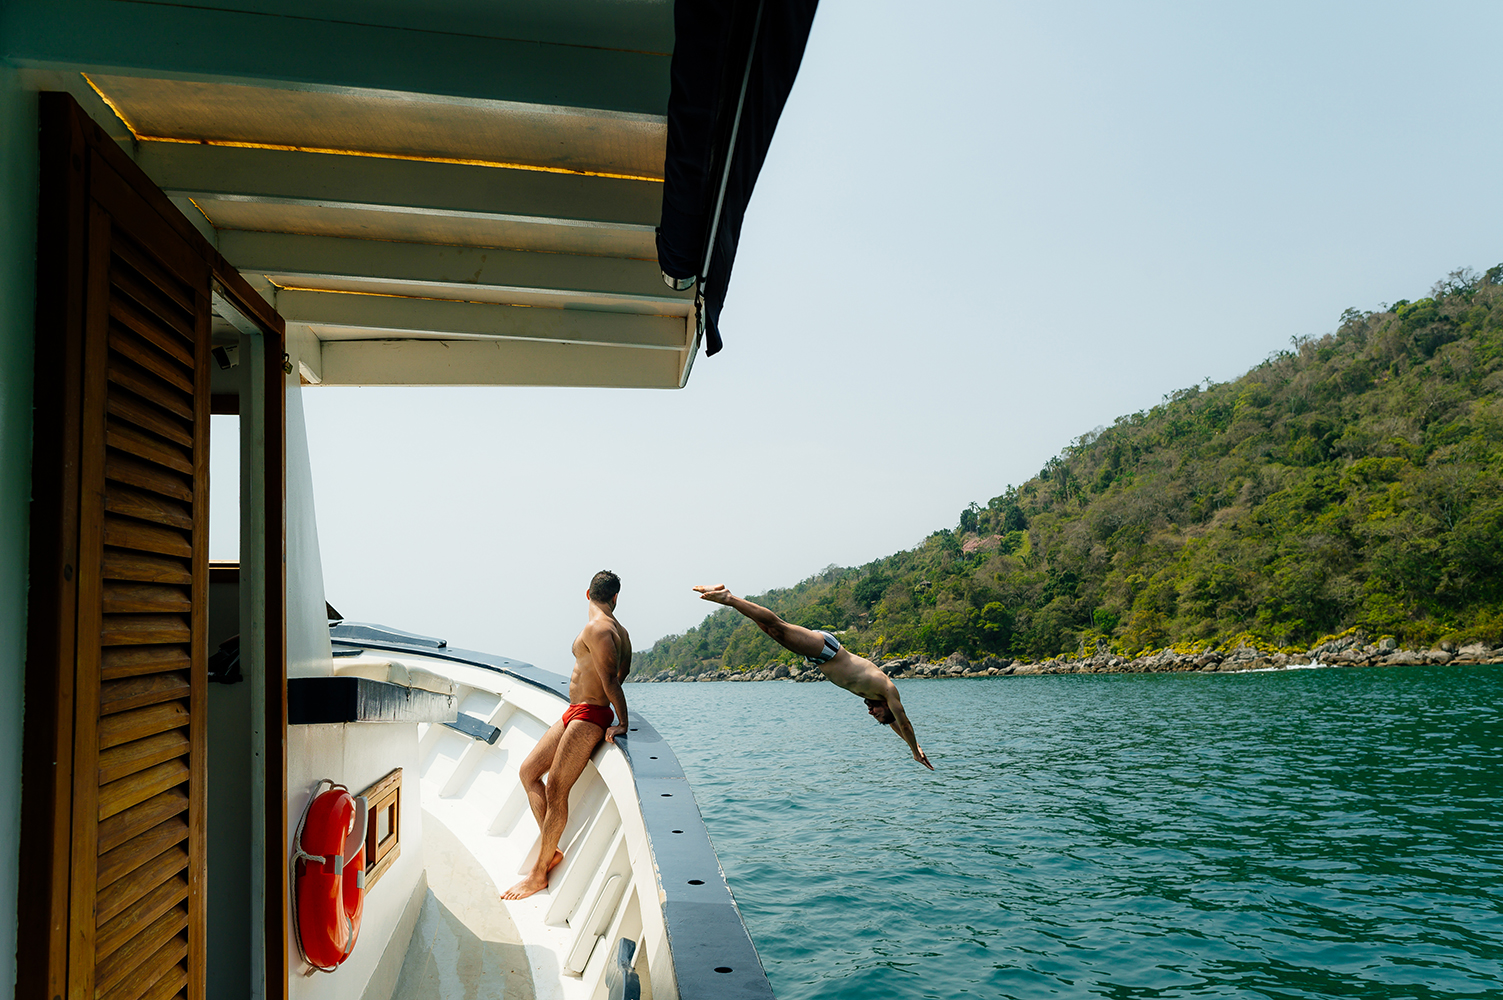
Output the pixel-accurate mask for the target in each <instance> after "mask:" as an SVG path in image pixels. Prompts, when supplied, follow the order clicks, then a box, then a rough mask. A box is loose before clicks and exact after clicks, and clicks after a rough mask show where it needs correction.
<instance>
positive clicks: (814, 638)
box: [694, 583, 934, 771]
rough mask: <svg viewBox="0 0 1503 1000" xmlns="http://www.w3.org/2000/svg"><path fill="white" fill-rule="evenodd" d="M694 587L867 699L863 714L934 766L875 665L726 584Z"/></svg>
mask: <svg viewBox="0 0 1503 1000" xmlns="http://www.w3.org/2000/svg"><path fill="white" fill-rule="evenodd" d="M694 590H695V592H697V593H698V594H699V596H700V597H701V598H703V599H704V600H706V601H712V602H714V603H715V604H723V605H725V606H726V607H728V608H735V609H736V610H737V611H739V612H740V613H741V614H743V615H745V616H746V617H748V618H750V619H751V620H752V623H753V624H755V625H756V626H757V628H759V629H761V630H762V631H763V632H766V633H767V634H768V636H770V637H771V638H772V641H773V642H775V643H777V644H778V645H779V646H782V647H783V648H784V649H786V650H788V651H790V652H793V653H797V654H798V655H800V656H802V657H804V658H805V659H806V660H808V661H809V663H810V664H812V665H814V666H816V667H818V668H819V669H820V671H821V672H822V673H823V674H824V675H825V676H826V677H828V678H829V679H830V680H831V681H833V682H834V683H835V684H837V685H839V686H840V687H843V688H845V689H846V690H847V691H849V692H851V694H854V695H856V696H857V697H859V698H861V699H863V700H864V701H865V702H866V711H867V714H868V715H870V716H871V717H872V718H874V719H876V720H877V721H878V722H880V723H882V725H884V726H891V727H892V731H893V732H895V733H897V734H898V735H899V736H901V737H902V738H903V742H905V743H907V744H908V746H909V748H910V749H911V750H912V751H913V759H914V760H916V761H918V762H919V763H920V764H922V765H924V766H925V767H927V768H928V769H929V770H931V771H932V770H934V765H933V764H931V763H929V758H928V757H927V756H925V754H924V750H923V747H920V746H919V745H918V737H917V736H916V735H914V732H913V724H912V723H910V722H909V721H908V716H907V714H906V713H905V712H904V711H903V702H902V700H901V699H900V698H899V697H898V686H897V685H896V684H894V683H893V682H892V678H890V677H888V676H887V675H886V674H884V673H883V672H882V671H880V670H878V669H877V665H876V664H875V663H873V662H872V661H871V660H868V659H866V658H865V657H863V656H857V655H856V654H854V653H852V652H851V651H850V650H849V649H846V648H845V647H843V646H841V645H840V640H839V639H837V638H835V637H834V636H833V635H831V634H830V633H829V632H816V631H814V630H813V629H807V628H804V627H803V626H801V625H792V624H790V623H788V622H785V621H783V619H781V618H779V617H778V616H777V615H776V614H775V613H774V612H772V611H769V610H768V609H766V608H764V607H762V605H760V604H753V603H752V602H751V601H748V600H745V599H744V598H740V597H737V596H736V595H735V594H732V593H731V592H730V591H729V590H726V589H725V584H723V583H721V584H717V585H715V586H713V587H704V586H699V587H695V588H694Z"/></svg>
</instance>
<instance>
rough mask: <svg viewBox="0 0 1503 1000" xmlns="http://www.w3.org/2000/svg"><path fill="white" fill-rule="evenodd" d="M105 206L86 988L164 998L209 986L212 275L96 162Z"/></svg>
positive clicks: (94, 312)
mask: <svg viewBox="0 0 1503 1000" xmlns="http://www.w3.org/2000/svg"><path fill="white" fill-rule="evenodd" d="M90 194H91V201H92V204H91V206H90V219H89V269H88V270H89V273H88V278H87V288H88V292H87V294H88V303H87V306H86V307H85V331H86V333H85V346H84V365H85V371H84V393H83V408H84V412H83V421H82V425H83V429H84V431H83V433H84V438H83V449H82V452H81V456H80V457H81V461H80V468H79V474H80V479H81V483H82V487H83V495H82V496H81V498H80V504H79V514H80V518H79V520H80V524H81V537H80V543H81V544H80V547H79V615H78V622H79V630H78V647H77V648H78V673H77V682H76V683H77V688H76V690H77V699H76V703H75V704H76V716H75V725H76V736H75V741H74V747H75V750H74V802H75V810H74V816H73V826H74V836H73V844H74V852H75V859H76V862H75V865H74V868H73V872H74V876H73V877H74V884H73V889H72V892H71V893H70V895H71V901H70V902H71V909H72V918H73V919H72V921H71V922H72V923H73V926H74V934H73V941H74V944H75V948H76V951H75V949H70V952H72V953H71V954H70V956H69V979H70V980H71V982H70V990H69V992H70V994H72V995H73V996H76V997H90V998H94V997H97V998H101V1000H167V998H170V997H175V996H179V995H190V996H197V995H199V994H201V992H202V983H203V954H204V947H205V945H204V932H205V919H204V918H205V914H204V900H203V894H204V884H203V882H204V871H205V867H206V866H205V862H206V857H205V844H204V840H203V830H204V821H203V819H204V817H203V810H204V806H205V787H204V780H205V763H206V754H205V737H206V735H207V734H206V732H205V730H204V724H205V715H206V711H207V705H206V690H205V684H206V680H205V668H206V664H205V657H206V642H205V633H204V629H205V624H206V621H207V600H208V550H207V544H208V532H207V528H208V474H207V469H208V430H209V382H208V378H209V370H208V360H209V357H208V354H209V322H210V307H211V303H210V298H209V287H210V285H209V265H208V262H207V261H205V260H204V259H203V257H202V256H200V255H199V254H198V253H196V252H195V250H194V248H193V247H191V246H190V245H189V244H187V243H186V242H185V241H184V240H183V239H182V238H181V237H180V236H178V234H177V233H175V232H174V231H173V230H172V229H170V228H169V227H168V226H167V225H166V224H165V223H164V222H163V221H162V220H161V219H160V217H159V216H157V215H156V213H155V212H153V211H152V210H151V209H150V207H149V206H148V205H147V204H146V203H145V202H144V201H143V200H142V199H141V198H140V196H139V195H137V194H136V193H135V192H134V191H132V190H131V189H130V188H129V187H128V186H127V185H126V184H125V182H124V181H123V180H122V179H121V178H120V176H119V175H118V174H116V173H115V172H114V171H113V170H112V169H111V168H110V167H109V166H108V165H107V164H105V163H104V162H103V161H102V159H100V158H99V157H98V156H97V154H95V160H94V163H93V165H92V169H91V170H90ZM94 560H97V563H95V562H94ZM90 869H92V871H90ZM91 874H92V876H93V877H92V878H91V877H89V876H90V875H91ZM78 945H82V947H77V946H78ZM77 987H82V989H79V988H77Z"/></svg>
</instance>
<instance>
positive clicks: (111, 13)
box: [0, 0, 671, 115]
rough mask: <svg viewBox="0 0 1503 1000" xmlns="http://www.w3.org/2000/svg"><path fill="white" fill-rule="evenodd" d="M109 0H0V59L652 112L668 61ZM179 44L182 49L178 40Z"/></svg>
mask: <svg viewBox="0 0 1503 1000" xmlns="http://www.w3.org/2000/svg"><path fill="white" fill-rule="evenodd" d="M309 9H310V11H311V12H312V13H310V14H307V15H302V16H298V15H290V14H284V13H272V12H257V11H245V10H223V9H213V8H209V7H194V6H188V5H186V4H171V5H169V4H165V3H121V2H118V0H7V2H6V3H5V4H4V5H3V6H0V17H3V18H4V21H5V23H4V26H3V27H4V30H3V31H0V38H4V39H5V40H6V43H7V44H6V47H5V51H4V52H3V53H0V55H3V56H4V58H5V59H6V60H7V61H9V62H10V63H11V64H12V65H16V66H21V67H24V68H31V69H66V70H82V71H84V72H103V73H116V74H121V75H136V76H153V77H159V78H168V79H188V80H216V81H221V82H227V83H243V84H250V85H257V86H280V87H286V88H290V89H307V90H323V91H331V92H338V91H349V90H359V91H386V92H390V93H403V94H428V95H434V96H442V97H447V98H461V99H469V100H477V101H504V102H514V103H520V104H530V105H539V106H545V107H565V108H592V109H599V110H604V111H616V112H624V113H629V114H649V115H661V114H662V113H663V109H664V108H666V107H667V106H668V90H669V63H670V59H671V57H670V55H669V54H667V53H663V52H643V51H630V50H623V49H612V48H605V47H599V46H591V45H570V44H560V43H556V42H542V41H527V40H519V39H515V38H500V37H491V36H484V35H471V34H463V33H459V32H453V31H433V30H421V29H417V28H412V27H395V26H384V25H375V24H361V23H354V22H352V21H349V20H335V19H332V18H321V17H319V16H317V13H318V7H317V5H316V4H315V5H312V6H311V7H310V8H309ZM190 40H191V41H190Z"/></svg>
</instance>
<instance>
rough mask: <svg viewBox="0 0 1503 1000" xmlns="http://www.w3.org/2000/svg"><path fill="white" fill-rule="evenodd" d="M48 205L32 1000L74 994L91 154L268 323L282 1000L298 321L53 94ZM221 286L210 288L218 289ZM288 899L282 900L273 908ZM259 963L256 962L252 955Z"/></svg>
mask: <svg viewBox="0 0 1503 1000" xmlns="http://www.w3.org/2000/svg"><path fill="white" fill-rule="evenodd" d="M39 99H40V134H39V141H40V150H39V152H40V160H39V162H40V167H41V171H40V174H41V178H40V179H41V184H40V199H39V204H38V212H37V223H38V224H37V300H36V337H35V362H34V364H35V367H34V397H33V398H34V407H35V411H34V417H33V449H32V481H31V486H32V502H31V510H30V534H31V541H30V582H29V589H28V594H27V602H28V607H27V635H26V642H27V646H26V679H25V698H26V707H25V718H24V726H23V737H22V739H23V749H22V764H21V841H20V858H21V864H20V870H19V873H18V874H19V880H18V881H19V885H18V893H17V896H18V898H17V917H18V927H17V946H18V947H17V969H16V987H15V995H16V997H17V998H18V1000H21V998H25V1000H55V998H59V997H62V996H64V995H66V994H67V992H68V990H67V987H68V976H67V969H68V945H69V940H68V934H69V928H70V922H69V892H70V886H69V870H70V866H69V859H70V853H71V847H72V841H71V828H72V825H73V820H74V817H73V783H74V775H73V770H74V768H73V756H72V755H73V741H74V731H73V718H74V712H75V708H76V702H77V698H76V696H75V691H74V683H75V678H74V673H75V664H76V662H77V656H78V649H77V642H76V629H77V616H78V584H79V580H78V574H77V572H76V568H77V567H78V565H79V558H78V556H79V535H80V530H81V529H82V528H84V527H86V526H82V525H80V523H79V505H78V498H79V495H80V494H79V491H80V479H79V460H80V449H81V440H80V434H81V419H82V407H83V400H82V392H83V372H84V365H83V357H82V349H83V344H84V323H85V319H86V317H85V298H86V289H85V278H86V274H87V270H86V266H87V259H86V257H87V254H88V250H89V232H88V226H89V222H88V220H89V206H90V194H89V186H88V185H89V178H88V174H89V170H88V163H89V161H90V159H91V156H98V157H99V158H101V160H102V161H103V162H104V163H105V164H106V165H108V166H109V167H110V169H112V170H113V171H115V172H116V173H117V174H119V176H120V177H121V178H123V179H124V180H125V181H126V182H127V183H128V185H129V186H130V187H131V188H133V189H134V190H135V191H136V192H137V193H138V194H139V195H140V196H141V197H142V198H144V199H145V201H146V203H147V204H148V205H149V206H150V208H151V209H152V210H153V211H154V213H155V214H156V215H157V216H159V217H160V218H161V220H162V221H164V222H165V223H166V224H167V225H168V226H169V227H170V228H171V229H172V230H173V231H174V232H175V233H176V234H177V235H179V236H181V237H182V238H183V239H184V240H185V241H186V243H187V244H188V246H189V247H190V248H191V249H192V250H193V251H194V252H195V253H197V254H198V255H199V256H201V257H202V258H203V259H204V260H205V261H206V262H207V263H208V265H209V271H210V273H211V275H212V277H213V279H214V280H215V282H217V287H216V288H214V289H213V291H215V292H217V293H219V294H222V295H223V296H224V297H225V299H226V300H227V301H228V302H230V303H231V304H232V305H233V306H234V307H235V308H236V309H238V310H239V311H240V312H241V313H242V314H243V315H245V316H247V317H250V318H251V319H253V320H254V321H255V322H256V324H257V325H258V326H259V327H260V328H261V330H262V334H263V344H264V350H265V355H266V357H265V359H264V360H265V365H266V372H267V374H268V377H267V378H266V380H265V386H264V388H265V398H264V413H265V421H266V426H265V431H266V434H265V441H266V453H265V477H266V496H267V497H268V499H269V502H268V503H267V505H266V506H267V509H266V511H265V512H264V513H265V517H266V536H265V537H266V546H265V551H264V552H263V553H261V557H262V558H263V559H264V560H265V564H266V584H267V593H266V623H265V624H266V631H265V636H266V649H265V662H266V667H267V669H266V718H265V721H264V724H265V731H266V733H267V739H266V772H265V773H266V783H265V796H266V810H265V815H266V828H265V831H264V834H265V836H264V842H265V858H264V870H265V873H266V886H265V890H266V899H267V904H268V905H267V906H266V910H265V937H264V941H265V956H264V957H265V970H266V996H267V998H268V1000H279V998H285V997H286V995H287V968H288V960H287V947H286V941H287V865H286V857H287V845H286V839H287V833H286V831H287V824H286V813H287V789H286V784H287V777H286V775H287V772H286V732H287V723H286V719H287V682H286V674H287V653H286V651H287V624H286V623H287V615H286V594H287V587H286V559H285V555H286V523H287V518H286V387H285V381H284V379H283V378H282V371H283V368H282V365H283V360H284V352H285V350H286V346H285V345H286V327H285V325H284V323H283V321H282V318H281V317H280V316H279V315H277V313H276V311H275V310H273V309H272V308H271V307H270V306H269V305H268V304H267V303H266V302H265V300H263V299H262V298H261V297H260V295H258V294H257V293H256V292H255V290H254V289H252V288H251V286H250V285H249V283H248V282H246V281H245V279H244V278H242V277H241V276H240V274H239V272H238V271H236V270H235V268H234V267H233V266H231V265H230V263H229V262H228V261H226V260H225V259H224V258H223V257H222V256H221V255H220V254H219V252H218V251H217V250H216V249H215V248H214V247H213V246H211V245H210V244H209V242H208V241H207V240H206V239H204V237H203V235H202V234H200V233H199V232H198V230H197V229H195V228H194V227H193V225H192V223H190V222H189V221H188V220H187V219H186V218H185V217H184V216H183V214H182V213H181V212H180V211H179V210H178V209H177V207H176V206H175V205H173V204H172V202H171V201H170V200H168V198H167V196H166V195H165V194H163V193H162V191H161V190H160V189H159V188H158V187H157V186H156V185H155V184H154V183H152V181H151V179H150V178H149V177H147V176H146V174H145V173H144V172H143V171H142V170H141V169H140V168H139V167H137V166H136V164H135V162H134V161H132V160H131V159H130V157H128V156H127V155H126V154H125V152H124V151H123V150H121V149H120V147H119V146H117V145H116V144H115V143H114V141H113V140H111V139H110V138H109V137H108V136H107V135H105V134H104V132H103V130H102V129H100V128H99V126H98V125H97V124H95V122H94V121H93V120H92V119H91V118H89V116H88V115H87V114H86V113H85V112H84V111H83V109H82V108H80V107H79V105H78V104H77V102H76V101H74V99H73V98H72V97H70V96H69V95H67V94H61V93H43V94H41V95H40V98H39ZM205 291H206V292H208V291H209V289H205ZM273 900H277V901H279V904H280V905H272V901H273ZM252 960H253V961H255V956H252Z"/></svg>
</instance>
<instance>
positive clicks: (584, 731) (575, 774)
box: [501, 719, 605, 899]
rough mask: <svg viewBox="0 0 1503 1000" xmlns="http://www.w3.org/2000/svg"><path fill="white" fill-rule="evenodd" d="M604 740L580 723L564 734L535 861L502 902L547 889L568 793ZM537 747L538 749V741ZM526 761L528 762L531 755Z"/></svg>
mask: <svg viewBox="0 0 1503 1000" xmlns="http://www.w3.org/2000/svg"><path fill="white" fill-rule="evenodd" d="M550 732H551V730H550ZM604 737H605V730H604V729H603V728H601V727H600V726H597V725H595V724H594V723H593V722H586V721H585V720H583V719H575V720H574V721H573V722H571V723H569V727H568V728H567V729H565V730H564V732H563V735H562V736H561V737H560V738H559V740H558V750H557V751H556V752H555V753H554V756H553V762H552V764H551V765H550V766H549V768H548V784H547V786H546V789H545V793H544V795H545V800H546V801H545V803H544V806H543V821H542V823H541V824H540V825H541V828H542V831H543V835H542V843H540V844H539V845H538V860H537V862H536V863H535V864H534V865H533V866H532V871H531V872H529V873H528V875H527V877H526V878H524V879H523V880H522V881H520V882H518V883H517V884H516V885H514V886H512V887H511V888H510V889H508V890H506V892H504V893H502V895H501V898H502V899H526V898H527V897H528V896H531V895H532V894H533V893H535V892H542V891H543V890H544V889H546V888H548V873H549V871H551V870H552V869H553V867H554V865H555V864H557V862H556V861H554V860H553V856H554V854H555V853H556V852H557V851H558V842H559V839H560V838H561V837H563V835H564V827H565V826H566V825H567V824H568V822H569V790H570V789H572V788H573V787H574V782H576V781H578V780H579V776H580V774H581V773H583V771H584V767H585V764H587V763H589V760H590V755H591V754H592V753H594V752H595V748H596V747H597V746H599V745H600V741H601V740H602V739H603V738H604ZM544 738H545V739H546V737H544ZM539 745H540V746H541V741H539ZM528 759H529V760H530V759H531V755H530V754H529V755H528ZM529 794H530V793H529Z"/></svg>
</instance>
